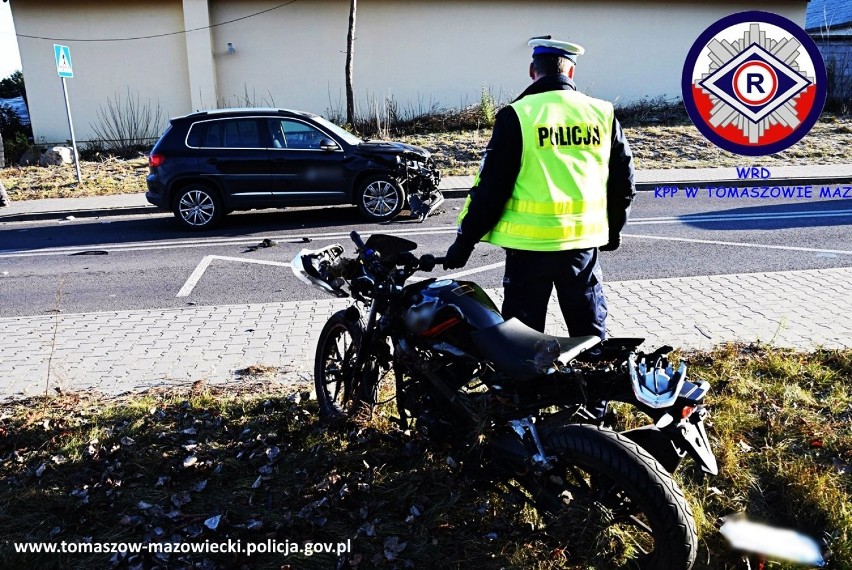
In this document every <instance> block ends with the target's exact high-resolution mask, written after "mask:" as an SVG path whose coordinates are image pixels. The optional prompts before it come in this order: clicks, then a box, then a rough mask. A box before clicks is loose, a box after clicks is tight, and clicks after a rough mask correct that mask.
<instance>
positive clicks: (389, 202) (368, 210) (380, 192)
mask: <svg viewBox="0 0 852 570" xmlns="http://www.w3.org/2000/svg"><path fill="white" fill-rule="evenodd" d="M357 200H358V202H357V203H358V209H359V210H360V211H361V215H362V216H364V217H365V218H367V219H368V220H370V221H371V222H386V221H388V220H391V219H393V218H394V217H395V216H396V215H397V214H399V212H400V211H401V210H402V207H403V206H404V205H405V191H404V190H403V189H402V187H400V185H399V184H398V183H397V182H396V181H395V180H394V179H393V178H390V177H388V176H373V177H371V178H368V179H366V180H365V181H364V182H362V183H361V186H360V188H359V189H358V194H357Z"/></svg>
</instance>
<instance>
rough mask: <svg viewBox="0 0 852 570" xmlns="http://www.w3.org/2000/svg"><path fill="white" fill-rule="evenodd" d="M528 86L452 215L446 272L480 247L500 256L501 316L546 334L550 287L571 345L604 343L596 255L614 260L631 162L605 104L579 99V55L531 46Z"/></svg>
mask: <svg viewBox="0 0 852 570" xmlns="http://www.w3.org/2000/svg"><path fill="white" fill-rule="evenodd" d="M529 45H530V46H531V47H532V48H533V57H532V63H531V64H530V78H531V79H532V80H533V83H532V85H530V86H529V87H528V88H527V89H526V90H525V91H524V92H523V93H522V94H521V95H520V97H518V98H517V99H516V100H515V101H514V102H512V103H511V104H510V105H508V106H507V107H505V108H504V109H502V110H501V111H500V112H499V113H498V114H497V118H496V121H495V124H494V130H493V134H492V136H491V141H490V142H489V143H488V147H487V149H486V151H485V156H484V158H483V162H482V167H481V168H480V171H479V174H478V176H477V177H476V180H475V181H474V185H473V188H472V189H471V191H470V194H469V195H468V199H467V202H466V203H465V207H464V208H463V209H462V212H461V215H460V216H459V229H458V235H457V236H456V240H455V242H454V243H453V244H452V245H451V246H450V248H449V250H448V251H447V255H446V258H447V259H446V262H445V263H444V268H445V269H457V268H460V267H463V266H464V265H465V263H467V260H468V259H469V258H470V255H471V253H472V252H473V248H474V246H475V245H476V243H477V242H478V241H480V240H482V241H487V242H490V243H493V244H494V245H498V246H501V247H503V248H504V249H505V250H506V272H505V276H504V278H503V287H504V302H503V316H504V317H505V318H506V319H509V318H511V317H517V318H518V319H520V320H521V321H522V322H524V323H525V324H526V325H527V326H529V327H532V328H534V329H536V330H538V331H541V332H544V323H545V316H546V314H547V303H548V301H549V299H550V294H551V292H552V290H553V288H554V286H555V287H556V293H557V296H558V299H559V306H560V309H561V310H562V315H563V316H564V318H565V322H566V324H567V325H568V331H569V333H570V334H571V336H580V335H595V336H600V337H601V338H602V339H603V338H605V336H606V315H607V306H606V299H605V298H604V294H603V290H602V288H601V284H602V282H603V275H602V273H601V268H600V264H599V262H598V250H601V251H613V250H615V249H617V248H618V246H619V245H620V243H621V237H620V236H621V230H622V228H623V227H624V225H625V223H626V222H627V217H628V215H629V213H630V203H631V201H632V200H633V197H634V195H635V193H636V190H635V186H634V183H633V156H632V154H631V152H630V147H629V145H628V144H627V140H626V139H625V137H624V132H623V131H622V129H621V125H619V123H618V121H617V120H616V119H615V115H614V113H613V107H612V104H611V103H608V102H606V101H602V100H599V99H594V98H592V97H588V96H586V95H584V94H581V93H578V92H577V91H576V87H575V85H574V82H573V77H574V66H575V64H576V60H577V56H578V55H582V54H583V52H584V50H583V48H582V47H580V46H578V45H576V44H573V43H569V42H563V41H555V40H552V39H550V36H546V37H544V38H533V39H531V40H530V42H529Z"/></svg>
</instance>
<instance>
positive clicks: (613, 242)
mask: <svg viewBox="0 0 852 570" xmlns="http://www.w3.org/2000/svg"><path fill="white" fill-rule="evenodd" d="M620 245H621V236H609V243H608V244H606V245H602V246H600V247H599V248H598V249H600V250H601V251H615V250H616V249H618V248H619V246H620Z"/></svg>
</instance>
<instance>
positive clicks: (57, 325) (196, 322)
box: [0, 268, 852, 399]
mask: <svg viewBox="0 0 852 570" xmlns="http://www.w3.org/2000/svg"><path fill="white" fill-rule="evenodd" d="M606 290H607V296H608V301H609V305H610V318H609V321H608V324H609V333H610V336H640V337H645V338H647V339H648V341H647V343H646V346H647V347H648V348H653V347H654V346H656V345H660V344H671V345H673V346H675V347H683V348H697V349H708V348H711V347H713V346H714V345H716V344H718V343H722V342H726V341H734V340H739V341H756V340H760V341H763V342H770V343H772V344H774V345H777V346H789V347H795V348H800V349H804V350H810V349H813V348H815V347H817V346H825V347H830V348H852V268H840V269H822V270H813V271H786V272H777V273H752V274H739V275H719V276H706V277H685V278H670V279H648V280H637V281H621V282H613V283H608V284H607V285H606ZM488 292H489V294H490V295H492V297H493V298H495V300H498V301H502V291H501V290H499V289H496V290H489V291H488ZM346 301H347V300H346V299H343V300H339V299H328V300H326V299H322V300H315V301H298V302H282V303H265V304H247V305H229V306H222V307H191V308H186V309H163V310H136V311H116V312H101V313H86V314H69V315H55V316H36V317H6V318H0V378H2V379H3V381H2V384H0V399H9V398H17V397H20V396H24V395H34V394H41V393H44V392H45V389H46V388H47V389H49V391H50V392H51V393H53V390H54V389H55V388H61V389H62V390H63V391H65V392H68V391H80V390H88V389H97V390H100V391H102V392H105V393H109V394H118V393H123V392H127V391H133V390H138V389H143V388H147V387H152V386H165V385H175V384H185V383H190V382H193V381H196V380H205V381H207V382H210V383H217V384H226V383H228V382H232V381H235V371H237V370H240V369H244V368H246V367H248V366H251V365H257V364H264V365H269V366H273V367H279V368H281V369H282V372H281V373H280V374H279V378H280V379H281V380H282V381H285V382H286V381H296V380H300V379H301V380H305V381H310V379H311V375H312V369H313V350H314V347H315V344H316V339H317V336H318V334H319V332H320V330H321V329H322V326H323V324H324V322H325V320H326V319H327V318H328V316H329V315H331V314H332V313H333V312H334V311H336V310H338V309H340V308H343V307H345V306H346V305H347V302H346ZM550 309H551V312H550V315H549V318H548V327H549V328H548V332H551V333H553V334H567V333H566V331H565V330H564V328H563V327H562V318H561V316H559V315H558V306H557V304H556V302H555V299H554V300H552V301H551V306H550ZM48 370H50V377H49V380H48Z"/></svg>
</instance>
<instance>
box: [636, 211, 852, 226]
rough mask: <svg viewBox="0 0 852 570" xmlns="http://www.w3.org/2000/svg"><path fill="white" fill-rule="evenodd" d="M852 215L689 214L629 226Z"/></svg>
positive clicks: (849, 213)
mask: <svg viewBox="0 0 852 570" xmlns="http://www.w3.org/2000/svg"><path fill="white" fill-rule="evenodd" d="M850 215H852V210H838V211H837V212H802V213H796V212H779V213H777V214H727V215H724V216H716V215H697V214H687V215H686V216H670V217H663V218H637V219H635V220H630V221H629V222H627V225H644V224H671V223H683V224H689V223H693V222H739V221H746V220H787V219H791V218H838V217H840V218H842V217H847V216H850Z"/></svg>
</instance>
